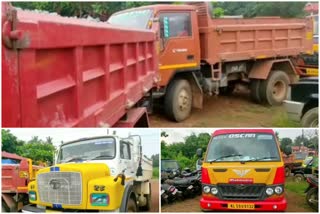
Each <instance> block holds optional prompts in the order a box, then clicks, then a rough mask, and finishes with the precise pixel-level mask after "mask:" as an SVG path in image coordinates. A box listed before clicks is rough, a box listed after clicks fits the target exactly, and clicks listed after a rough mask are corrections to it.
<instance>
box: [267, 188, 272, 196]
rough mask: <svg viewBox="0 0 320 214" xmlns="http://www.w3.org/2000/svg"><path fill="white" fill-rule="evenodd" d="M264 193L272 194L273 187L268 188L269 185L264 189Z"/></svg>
mask: <svg viewBox="0 0 320 214" xmlns="http://www.w3.org/2000/svg"><path fill="white" fill-rule="evenodd" d="M266 193H267V195H269V196H270V195H272V194H273V189H272V188H270V187H268V188H267V189H266Z"/></svg>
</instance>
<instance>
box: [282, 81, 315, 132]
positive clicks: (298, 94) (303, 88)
mask: <svg viewBox="0 0 320 214" xmlns="http://www.w3.org/2000/svg"><path fill="white" fill-rule="evenodd" d="M318 81H319V80H318V77H307V78H302V79H300V81H299V82H297V83H294V84H292V85H291V89H290V93H289V95H288V99H287V100H285V101H284V104H285V107H286V109H287V114H288V117H289V118H290V119H292V120H294V121H300V123H301V125H302V126H303V127H318V124H319V121H318V115H319V112H318V111H319V107H318V105H319V104H318V102H319V92H318V85H319V82H318Z"/></svg>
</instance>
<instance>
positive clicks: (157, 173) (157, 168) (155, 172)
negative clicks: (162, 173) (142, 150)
mask: <svg viewBox="0 0 320 214" xmlns="http://www.w3.org/2000/svg"><path fill="white" fill-rule="evenodd" d="M152 175H153V176H152V178H159V167H153V173H152Z"/></svg>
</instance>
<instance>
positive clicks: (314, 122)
mask: <svg viewBox="0 0 320 214" xmlns="http://www.w3.org/2000/svg"><path fill="white" fill-rule="evenodd" d="M318 109H319V108H312V109H310V110H309V111H307V112H306V113H305V114H304V115H303V116H302V119H301V124H302V127H318V125H319V121H318Z"/></svg>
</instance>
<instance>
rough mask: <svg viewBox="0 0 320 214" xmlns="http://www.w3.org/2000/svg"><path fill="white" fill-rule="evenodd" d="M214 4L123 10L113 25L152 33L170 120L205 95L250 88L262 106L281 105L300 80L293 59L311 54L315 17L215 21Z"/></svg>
mask: <svg viewBox="0 0 320 214" xmlns="http://www.w3.org/2000/svg"><path fill="white" fill-rule="evenodd" d="M211 10H212V8H210V4H208V3H201V2H197V3H189V5H149V6H145V7H139V8H133V9H129V10H125V11H121V12H118V13H116V14H114V15H112V16H111V17H110V19H109V20H108V22H109V23H111V24H113V25H121V26H124V27H135V28H142V29H151V30H153V31H154V32H155V33H156V37H157V42H158V52H159V56H158V57H159V72H160V77H161V81H160V87H158V89H157V90H154V93H153V95H154V96H155V97H162V98H163V100H164V108H165V111H166V114H167V116H168V117H169V118H170V119H172V120H174V121H182V120H184V119H186V118H187V117H188V116H189V115H190V113H191V109H192V107H195V108H202V104H203V96H204V94H205V93H206V94H209V95H211V94H219V93H228V92H232V91H233V89H234V87H235V85H236V84H239V83H242V84H246V85H248V86H249V87H250V89H251V94H252V97H253V99H254V100H255V101H257V102H259V103H266V104H270V105H278V104H281V103H282V101H283V100H284V99H285V98H286V95H287V91H288V85H289V84H290V83H292V82H294V81H295V79H296V71H295V68H294V66H293V65H292V62H291V60H290V58H291V57H294V56H297V55H299V54H300V53H303V52H308V51H309V52H310V51H312V42H313V25H312V20H311V18H305V19H283V18H279V17H257V18H251V19H243V18H212V17H211V12H212V11H211Z"/></svg>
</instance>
